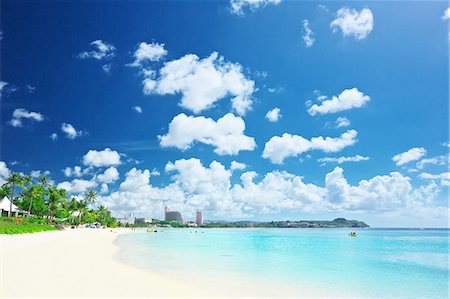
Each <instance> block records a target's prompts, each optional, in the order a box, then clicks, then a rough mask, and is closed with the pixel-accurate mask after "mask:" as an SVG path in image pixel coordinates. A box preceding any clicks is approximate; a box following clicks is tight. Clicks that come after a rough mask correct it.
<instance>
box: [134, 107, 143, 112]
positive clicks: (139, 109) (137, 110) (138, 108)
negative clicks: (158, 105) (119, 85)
mask: <svg viewBox="0 0 450 299" xmlns="http://www.w3.org/2000/svg"><path fill="white" fill-rule="evenodd" d="M133 110H134V111H136V112H137V113H142V108H141V106H134V107H133Z"/></svg>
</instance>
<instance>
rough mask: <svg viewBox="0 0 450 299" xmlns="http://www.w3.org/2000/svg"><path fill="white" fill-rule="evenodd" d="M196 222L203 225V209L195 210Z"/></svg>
mask: <svg viewBox="0 0 450 299" xmlns="http://www.w3.org/2000/svg"><path fill="white" fill-rule="evenodd" d="M195 224H197V225H203V212H202V211H196V212H195Z"/></svg>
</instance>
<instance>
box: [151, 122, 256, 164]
mask: <svg viewBox="0 0 450 299" xmlns="http://www.w3.org/2000/svg"><path fill="white" fill-rule="evenodd" d="M244 130H245V122H244V120H243V119H242V118H241V117H238V116H235V115H233V114H231V113H228V114H226V115H224V116H223V117H222V118H219V119H218V120H217V121H214V120H213V119H211V118H206V117H203V116H198V117H194V116H186V114H184V113H181V114H178V115H177V116H175V117H174V118H173V120H172V121H171V123H170V124H169V132H168V133H167V134H166V135H164V136H158V137H159V140H160V145H161V146H162V147H171V146H173V147H177V148H179V149H182V150H186V149H189V148H190V147H191V146H192V145H193V144H194V143H195V142H200V143H204V144H208V145H212V146H214V147H215V149H214V152H215V153H216V154H218V155H237V154H238V153H239V152H240V151H243V150H248V151H251V150H253V149H254V148H255V147H256V143H255V140H254V138H253V137H249V136H246V135H244Z"/></svg>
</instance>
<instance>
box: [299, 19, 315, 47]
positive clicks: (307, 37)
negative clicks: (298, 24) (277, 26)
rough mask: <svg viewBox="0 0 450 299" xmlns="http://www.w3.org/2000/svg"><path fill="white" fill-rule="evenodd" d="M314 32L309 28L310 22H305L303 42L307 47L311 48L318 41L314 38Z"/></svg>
mask: <svg viewBox="0 0 450 299" xmlns="http://www.w3.org/2000/svg"><path fill="white" fill-rule="evenodd" d="M313 35H314V32H313V31H312V30H311V28H309V21H308V20H303V36H302V38H303V42H305V46H306V47H308V48H309V47H311V46H312V45H314V42H315V41H316V39H315V38H314V37H313Z"/></svg>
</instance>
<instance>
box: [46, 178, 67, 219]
mask: <svg viewBox="0 0 450 299" xmlns="http://www.w3.org/2000/svg"><path fill="white" fill-rule="evenodd" d="M66 197H67V193H66V190H64V189H58V188H57V187H54V186H52V187H50V188H49V189H48V198H47V208H48V211H47V223H48V222H49V220H50V217H51V216H52V209H54V208H55V207H56V205H57V204H58V201H59V200H61V199H62V198H66Z"/></svg>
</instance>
